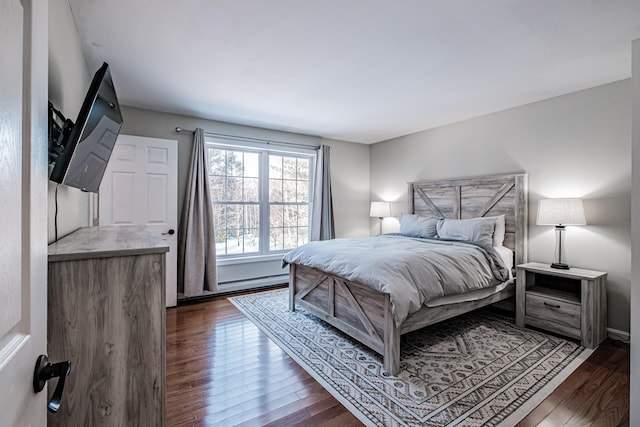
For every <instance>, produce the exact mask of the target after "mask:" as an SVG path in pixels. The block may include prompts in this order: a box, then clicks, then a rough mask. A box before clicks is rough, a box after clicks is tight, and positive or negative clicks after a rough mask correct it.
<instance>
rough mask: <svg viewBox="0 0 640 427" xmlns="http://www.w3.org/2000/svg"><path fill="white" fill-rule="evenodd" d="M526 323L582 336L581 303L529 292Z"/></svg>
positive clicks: (526, 303)
mask: <svg viewBox="0 0 640 427" xmlns="http://www.w3.org/2000/svg"><path fill="white" fill-rule="evenodd" d="M525 323H527V324H529V325H532V326H537V327H539V328H543V329H547V330H549V331H554V332H558V333H561V334H563V335H567V336H570V337H574V338H580V336H581V333H580V303H577V302H574V301H567V300H563V299H558V298H554V297H552V296H549V295H544V294H538V293H535V292H527V293H526V297H525Z"/></svg>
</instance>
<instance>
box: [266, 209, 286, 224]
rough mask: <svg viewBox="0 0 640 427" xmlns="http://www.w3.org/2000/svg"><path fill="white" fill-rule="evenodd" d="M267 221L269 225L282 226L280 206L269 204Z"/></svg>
mask: <svg viewBox="0 0 640 427" xmlns="http://www.w3.org/2000/svg"><path fill="white" fill-rule="evenodd" d="M269 223H270V224H271V227H282V225H283V224H284V222H283V218H282V206H279V205H276V206H271V209H269Z"/></svg>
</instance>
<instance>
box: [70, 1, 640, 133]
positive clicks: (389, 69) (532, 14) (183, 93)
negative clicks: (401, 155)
mask: <svg viewBox="0 0 640 427" xmlns="http://www.w3.org/2000/svg"><path fill="white" fill-rule="evenodd" d="M69 3H70V4H71V8H72V12H73V15H74V18H75V21H76V25H77V28H78V32H79V34H80V38H81V39H82V42H83V50H84V54H85V57H86V59H87V63H88V65H89V68H90V69H91V70H92V72H93V71H95V70H97V69H98V68H99V66H100V65H101V64H102V62H103V61H106V62H108V63H109V65H110V67H111V69H112V74H113V78H114V82H115V85H116V90H117V92H118V97H119V99H120V102H121V103H122V104H125V105H130V106H135V107H140V108H146V109H151V110H156V111H165V112H171V113H178V114H186V115H189V116H195V117H202V118H207V119H213V120H221V121H225V122H232V123H239V124H245V125H253V126H259V127H264V128H269V129H278V130H286V131H292V132H298V133H304V134H310V135H318V136H323V137H327V138H335V139H341V140H346V141H354V142H362V143H374V142H378V141H382V140H386V139H389V138H393V137H397V136H401V135H406V134H409V133H413V132H417V131H421V130H424V129H429V128H432V127H435V126H439V125H443V124H447V123H453V122H456V121H460V120H463V119H466V118H470V117H476V116H479V115H482V114H487V113H490V112H493V111H498V110H502V109H505V108H509V107H513V106H517V105H523V104H527V103H530V102H534V101H538V100H542V99H546V98H549V97H552V96H556V95H561V94H565V93H569V92H572V91H576V90H580V89H584V88H588V87H593V86H596V85H599V84H604V83H607V82H612V81H616V80H620V79H624V78H627V77H630V75H631V41H632V40H633V39H635V38H640V1H639V0H562V1H558V0H534V1H531V0H483V1H480V0H395V1H394V0H318V1H301V0H269V1H265V0H180V1H175V0H108V1H97V0H93V1H87V0H69Z"/></svg>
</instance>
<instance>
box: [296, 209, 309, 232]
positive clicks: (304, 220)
mask: <svg viewBox="0 0 640 427" xmlns="http://www.w3.org/2000/svg"><path fill="white" fill-rule="evenodd" d="M298 226H299V227H308V226H309V206H308V205H304V206H298Z"/></svg>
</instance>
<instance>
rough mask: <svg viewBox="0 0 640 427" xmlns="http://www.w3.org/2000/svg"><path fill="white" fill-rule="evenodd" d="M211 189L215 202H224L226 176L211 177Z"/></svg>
mask: <svg viewBox="0 0 640 427" xmlns="http://www.w3.org/2000/svg"><path fill="white" fill-rule="evenodd" d="M209 187H210V190H211V198H212V199H213V201H224V176H217V175H216V176H211V175H210V176H209Z"/></svg>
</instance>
